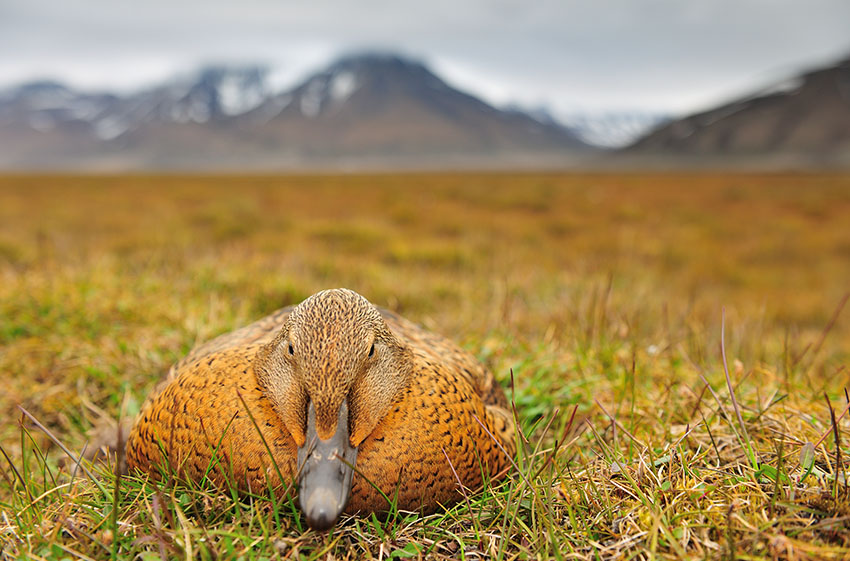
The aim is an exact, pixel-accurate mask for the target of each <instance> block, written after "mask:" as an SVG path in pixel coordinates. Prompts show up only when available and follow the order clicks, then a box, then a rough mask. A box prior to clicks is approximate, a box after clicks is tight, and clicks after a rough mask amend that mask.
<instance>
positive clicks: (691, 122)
mask: <svg viewBox="0 0 850 561" xmlns="http://www.w3.org/2000/svg"><path fill="white" fill-rule="evenodd" d="M626 152H627V153H629V154H633V155H634V154H643V155H671V156H686V157H696V158H699V157H705V158H713V157H717V156H723V157H729V156H732V157H739V158H748V157H752V158H759V157H766V156H772V157H786V158H795V159H796V161H798V162H810V163H819V162H820V163H828V162H836V163H842V162H843V163H845V164H847V163H850V59H847V60H844V61H841V62H839V63H838V64H835V65H832V66H829V67H826V68H820V69H816V70H812V71H810V72H806V73H804V74H801V75H799V76H796V77H793V78H791V79H788V80H785V81H783V82H780V83H777V84H774V85H772V86H771V87H769V88H766V89H764V90H762V91H759V92H756V93H755V94H753V95H750V96H747V97H745V98H743V99H739V100H736V101H733V102H731V103H727V104H725V105H722V106H720V107H717V108H714V109H710V110H708V111H703V112H701V113H696V114H694V115H690V116H687V117H685V118H682V119H678V120H675V121H673V122H670V123H668V124H666V125H664V126H661V127H660V128H658V129H656V130H654V131H652V132H650V133H649V134H647V135H646V136H644V137H642V138H640V139H639V140H637V141H636V142H635V143H634V144H632V145H631V146H630V147H628V148H627V149H626Z"/></svg>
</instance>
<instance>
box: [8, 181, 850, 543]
mask: <svg viewBox="0 0 850 561" xmlns="http://www.w3.org/2000/svg"><path fill="white" fill-rule="evenodd" d="M848 217H850V176H847V175H817V174H723V173H711V174H685V173H682V174H619V175H614V174H559V173H523V174H508V173H501V174H497V173H433V174H377V175H360V174H354V175H304V176H295V175H293V176H277V177H275V176H237V175H232V176H197V175H171V176H61V175H50V176H33V175H28V176H4V177H2V178H0V372H2V380H3V390H2V392H0V419H2V423H0V446H2V457H0V548H2V549H0V557H3V556H6V557H9V558H15V557H28V558H34V559H76V558H81V559H105V558H114V559H134V558H135V559H141V560H152V559H168V558H181V559H204V560H206V559H277V558H282V559H359V558H373V559H403V558H429V559H431V558H433V559H458V558H462V559H484V558H487V559H550V558H551V559H612V558H618V559H619V558H625V559H652V558H661V559H680V558H685V559H687V558H692V559H705V558H709V559H735V558H746V559H843V558H847V557H848V556H850V490H848V486H847V479H846V471H847V469H848V466H850V435H848V427H850V418H849V417H850V415H846V414H845V413H846V410H847V407H848V396H847V393H846V392H845V388H846V387H847V386H848V378H850V318H848V314H850V310H848V309H846V308H848V307H850V306H845V304H846V301H847V294H848V291H850V226H848V224H850V221H848ZM334 286H346V287H349V288H352V289H355V290H357V291H358V292H360V293H361V294H363V295H365V296H367V297H368V298H369V299H370V300H371V301H372V302H374V303H376V304H378V305H382V306H386V307H389V308H391V309H394V310H396V311H399V312H400V313H402V314H404V315H405V316H406V317H408V318H410V319H412V320H414V321H417V322H419V323H421V324H423V325H424V326H426V327H428V328H429V329H432V330H435V331H438V332H440V333H443V334H444V335H447V336H449V337H451V338H453V339H455V340H457V341H459V342H460V343H461V344H462V345H463V346H464V347H465V348H467V349H469V350H470V351H472V352H473V353H475V354H476V355H477V356H478V357H479V358H480V359H481V360H482V361H484V362H485V363H486V364H487V365H488V366H489V367H490V368H492V369H493V371H494V372H495V373H496V376H497V378H498V379H499V380H500V381H501V383H502V384H503V385H504V386H505V387H506V388H507V391H508V396H509V399H511V401H512V403H513V404H514V406H515V414H516V417H517V419H518V424H519V427H520V428H521V435H520V437H519V438H520V447H519V448H520V452H519V453H518V455H517V457H516V458H515V465H514V467H513V469H512V470H511V471H510V473H509V474H508V476H507V477H506V479H504V480H503V481H500V482H492V483H491V484H489V485H488V486H487V487H486V488H485V489H484V490H483V491H481V492H472V491H467V492H465V493H463V494H462V495H461V496H460V498H461V500H460V501H459V502H458V503H457V504H456V505H454V506H451V507H449V508H447V509H446V510H444V511H441V512H439V513H437V514H434V515H430V516H420V515H419V514H417V513H409V512H402V511H398V510H397V509H394V508H392V507H391V506H390V507H389V512H388V513H387V514H385V515H382V516H359V517H348V516H344V517H343V518H342V519H341V521H340V523H338V524H337V526H336V527H335V528H334V529H333V530H332V531H330V532H328V533H318V532H314V531H311V530H308V529H307V528H306V526H305V524H304V522H303V520H302V518H301V516H300V514H299V512H298V509H297V507H296V506H295V504H294V503H293V502H292V501H276V500H274V499H273V498H272V497H271V496H269V494H267V493H262V492H258V493H257V494H256V495H252V496H237V495H235V494H234V493H231V492H228V491H227V490H226V489H224V490H223V489H216V488H214V487H212V486H211V485H209V484H208V483H207V482H204V481H194V482H180V481H177V478H175V477H172V476H169V475H168V474H166V477H165V478H164V479H163V480H161V481H151V480H146V479H145V478H143V477H139V476H137V475H133V474H130V475H128V476H123V477H117V476H116V475H114V470H113V467H112V465H109V464H107V465H104V464H95V465H89V464H86V463H83V464H82V465H81V466H78V465H77V463H76V462H75V461H74V458H75V457H76V456H77V455H78V454H80V452H81V451H82V450H83V448H84V445H85V443H86V434H87V432H88V431H90V430H91V429H92V428H93V427H98V426H101V425H102V424H103V423H106V422H108V421H109V420H110V419H113V420H114V419H117V418H124V419H126V418H129V417H132V416H133V415H134V414H135V413H136V412H137V411H138V410H139V407H140V405H141V403H142V402H143V401H144V399H145V396H146V395H147V393H148V392H149V391H150V390H151V389H152V388H153V386H154V385H155V384H156V382H157V380H158V379H160V377H161V376H162V375H163V374H164V372H165V371H166V370H167V369H168V367H169V365H170V364H171V363H172V362H174V361H175V360H177V359H178V358H179V357H180V356H181V355H183V354H184V353H186V352H187V351H188V350H189V349H190V348H191V347H192V346H193V345H195V344H197V343H200V342H203V341H205V340H207V339H210V338H211V337H214V336H216V335H218V334H220V333H224V332H227V331H229V330H232V329H234V328H237V327H239V326H242V325H245V324H247V323H249V322H251V321H252V320H254V319H256V318H259V317H261V316H263V315H265V314H267V313H269V312H271V311H273V310H275V309H277V308H278V307H281V306H283V305H286V304H291V303H295V302H298V301H300V300H301V299H303V298H304V297H306V296H308V295H309V294H312V293H313V292H315V291H317V290H319V289H322V288H328V287H334ZM198 399H203V396H198Z"/></svg>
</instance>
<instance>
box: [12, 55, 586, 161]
mask: <svg viewBox="0 0 850 561" xmlns="http://www.w3.org/2000/svg"><path fill="white" fill-rule="evenodd" d="M0 146H2V149H1V150H0V167H6V168H13V167H18V168H39V167H51V168H57V167H71V168H88V167H101V168H103V167H108V168H116V169H138V168H205V167H218V168H221V167H229V168H246V169H250V168H275V167H281V168H285V167H292V166H298V165H333V164H334V163H335V162H346V165H350V164H352V162H353V164H354V165H356V163H357V161H358V160H361V161H366V160H368V161H369V162H373V163H374V164H376V165H382V163H387V164H389V165H392V164H393V163H394V162H404V163H405V164H410V165H416V163H417V162H418V161H424V160H427V161H428V162H430V163H435V164H439V163H440V162H448V163H452V162H455V163H462V162H463V161H464V159H467V160H470V159H471V160H475V161H481V162H484V163H485V165H486V162H487V161H492V162H496V163H500V164H504V163H509V162H511V161H516V162H522V161H528V160H529V158H531V159H534V158H548V159H549V160H550V161H553V162H556V161H559V159H566V158H570V157H573V156H575V155H576V154H578V153H585V152H587V151H589V150H590V147H589V146H588V145H587V144H585V143H584V142H583V141H582V140H580V139H578V138H577V137H576V136H575V135H574V134H572V133H571V132H570V131H569V130H568V129H567V128H565V127H563V126H561V125H559V124H558V123H556V122H554V121H551V122H542V121H540V120H539V119H535V118H534V117H532V116H530V115H528V114H526V113H523V112H521V111H501V110H499V109H496V108H494V107H492V106H490V105H488V104H486V103H484V102H483V101H481V100H479V99H477V98H475V97H473V96H471V95H469V94H466V93H464V92H461V91H458V90H456V89H454V88H452V87H451V86H449V85H448V84H446V83H445V82H444V81H443V80H441V79H440V78H439V77H438V76H436V75H435V74H433V73H432V72H431V71H430V70H429V69H428V68H427V67H426V66H425V65H424V64H422V63H420V62H417V61H411V60H407V59H403V58H400V57H397V56H392V55H375V54H370V55H362V56H352V57H347V58H343V59H341V60H339V61H337V62H336V63H334V64H332V65H331V66H329V67H328V68H326V69H324V70H322V71H320V72H317V73H315V74H313V75H312V76H310V77H308V78H307V79H306V80H304V81H303V82H301V83H300V84H298V85H296V86H295V87H293V88H291V89H288V90H284V91H281V90H280V89H278V88H276V87H274V86H273V83H272V81H271V80H270V79H269V72H268V71H267V70H266V69H264V68H261V67H253V66H246V67H210V68H205V69H203V70H201V71H200V72H198V73H196V74H194V75H192V76H184V77H180V78H177V79H174V80H171V81H169V82H167V83H164V84H161V85H158V86H156V87H152V88H149V89H146V90H144V91H139V92H136V93H133V94H130V95H124V96H119V95H115V94H111V93H102V94H88V93H82V92H77V91H74V90H71V89H70V88H68V87H66V86H63V85H62V84H58V83H54V82H40V83H33V84H27V85H24V86H20V87H18V88H14V89H11V90H7V91H6V92H2V93H0Z"/></svg>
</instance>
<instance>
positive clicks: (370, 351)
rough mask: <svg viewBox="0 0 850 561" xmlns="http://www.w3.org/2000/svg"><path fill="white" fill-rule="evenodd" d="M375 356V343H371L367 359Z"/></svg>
mask: <svg viewBox="0 0 850 561" xmlns="http://www.w3.org/2000/svg"><path fill="white" fill-rule="evenodd" d="M374 354H375V343H372V346H371V347H370V348H369V358H371V357H372V356H374Z"/></svg>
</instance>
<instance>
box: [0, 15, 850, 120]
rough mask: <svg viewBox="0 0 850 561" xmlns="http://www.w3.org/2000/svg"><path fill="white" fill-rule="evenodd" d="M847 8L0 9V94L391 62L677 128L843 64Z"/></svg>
mask: <svg viewBox="0 0 850 561" xmlns="http://www.w3.org/2000/svg"><path fill="white" fill-rule="evenodd" d="M848 30H850V1H848V0H596V1H593V0H585V1H576V0H418V1H409V0H312V1H310V2H307V1H304V0H300V1H292V0H241V1H226V0H146V1H144V2H136V1H132V0H61V1H57V0H0V53H2V55H0V88H2V87H7V86H10V85H13V84H16V83H20V82H22V81H26V80H31V79H43V78H52V79H59V80H63V81H66V82H67V83H69V84H70V85H72V86H75V87H78V88H81V89H86V90H101V89H112V90H117V91H130V90H132V89H133V88H138V87H144V86H146V85H151V84H152V83H153V82H155V81H161V80H165V79H167V78H169V77H171V76H173V75H175V74H181V73H182V74H185V73H187V72H190V71H192V70H193V69H195V68H196V67H197V66H199V65H201V64H209V63H215V64H221V63H224V64H239V63H262V64H268V65H270V66H271V67H273V68H274V69H275V73H274V75H275V79H276V82H278V83H279V84H280V85H281V87H284V86H288V85H292V84H294V83H295V82H296V81H298V80H299V79H301V78H304V77H305V76H306V75H307V73H309V72H311V71H313V70H317V69H319V68H321V67H322V66H323V65H326V64H328V63H330V62H331V61H332V60H333V59H334V58H335V57H337V56H340V55H341V54H344V53H348V52H352V51H367V50H368V51H393V52H398V53H401V54H404V55H407V56H412V57H415V58H418V59H420V60H423V61H424V62H426V63H428V64H429V65H430V66H431V68H432V69H433V70H434V71H436V72H437V73H438V74H439V75H441V76H442V77H443V78H444V79H446V80H447V81H449V82H450V83H451V84H453V85H455V86H458V87H461V88H462V89H464V90H466V91H469V92H471V93H474V94H476V95H479V96H481V97H483V98H484V99H485V100H487V101H489V102H491V103H493V104H495V105H499V106H503V105H507V104H518V105H521V106H524V107H528V108H538V107H547V108H549V110H551V111H552V112H553V113H554V114H555V115H570V114H580V113H603V112H609V111H611V112H619V111H624V112H631V111H646V112H651V113H662V114H668V115H681V114H686V113H689V112H692V111H697V110H700V109H705V108H708V107H710V106H712V105H714V104H717V103H720V102H723V101H726V100H730V99H732V98H734V97H736V96H738V95H742V94H746V93H750V92H752V91H755V90H758V89H760V88H763V87H766V86H769V85H770V84H771V83H773V82H776V81H778V80H781V79H782V78H784V77H788V76H791V75H793V74H794V73H796V72H799V71H801V70H805V69H807V68H811V67H813V66H815V67H816V66H819V65H824V64H829V63H831V62H835V61H837V60H840V59H842V58H846V57H848V56H850V33H848Z"/></svg>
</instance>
